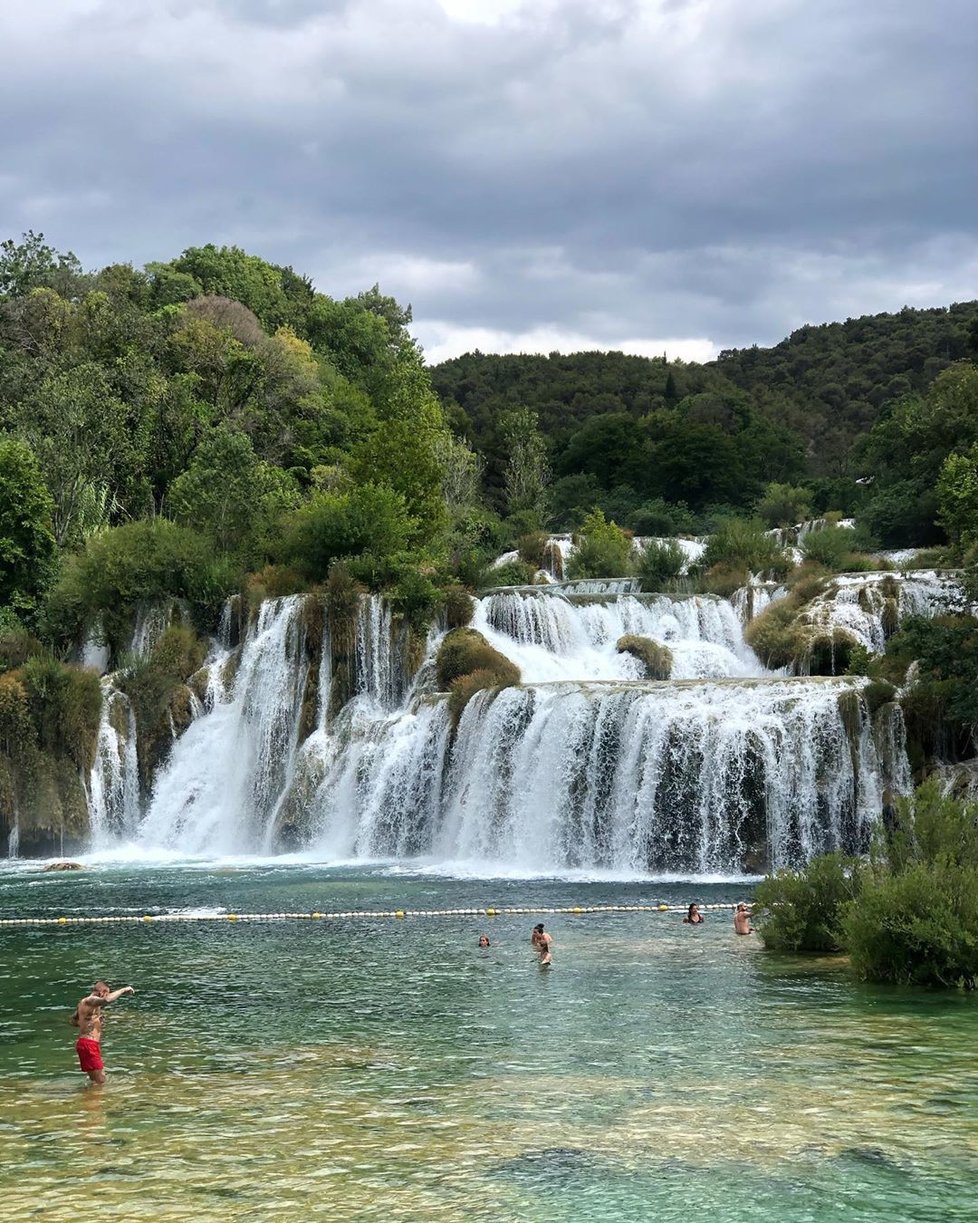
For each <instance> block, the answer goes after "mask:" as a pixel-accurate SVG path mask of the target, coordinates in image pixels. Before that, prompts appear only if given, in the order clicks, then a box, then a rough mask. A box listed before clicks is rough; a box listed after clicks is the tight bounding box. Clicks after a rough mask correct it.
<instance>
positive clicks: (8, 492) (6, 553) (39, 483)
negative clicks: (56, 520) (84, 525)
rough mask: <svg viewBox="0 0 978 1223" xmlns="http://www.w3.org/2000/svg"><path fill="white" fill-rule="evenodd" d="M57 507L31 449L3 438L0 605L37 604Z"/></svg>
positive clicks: (50, 556)
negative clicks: (55, 507)
mask: <svg viewBox="0 0 978 1223" xmlns="http://www.w3.org/2000/svg"><path fill="white" fill-rule="evenodd" d="M53 511H54V502H53V501H52V499H51V494H50V493H49V492H48V489H47V486H46V485H45V483H44V480H43V478H42V476H41V469H40V466H39V464H38V462H37V459H36V458H35V457H34V454H33V452H32V451H31V449H30V447H29V446H26V445H25V444H24V443H23V442H20V441H17V439H16V438H0V606H3V607H9V608H12V609H13V610H14V611H15V612H18V613H21V612H30V611H31V610H32V609H33V608H34V605H35V601H36V599H37V596H38V594H39V593H40V592H41V590H42V589H43V588H44V585H45V584H46V582H47V580H48V578H49V577H50V575H51V567H52V562H53V560H54V551H55V540H54V534H53V532H52V530H51V517H52V514H53Z"/></svg>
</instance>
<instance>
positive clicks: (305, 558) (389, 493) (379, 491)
mask: <svg viewBox="0 0 978 1223" xmlns="http://www.w3.org/2000/svg"><path fill="white" fill-rule="evenodd" d="M416 526H417V524H416V522H415V520H414V519H413V518H412V517H411V516H410V514H409V513H408V511H407V506H406V502H405V499H404V497H403V496H402V495H401V494H400V493H396V492H394V491H393V489H390V488H385V487H380V486H378V485H374V484H363V485H360V486H358V487H356V488H354V489H351V490H350V491H348V492H315V493H313V495H312V496H311V497H310V499H309V500H308V501H307V502H306V503H305V505H303V506H300V508H299V509H297V510H295V511H294V512H293V513H292V514H290V515H288V516H287V517H286V518H285V519H284V522H283V532H282V538H281V540H280V542H279V543H278V544H277V546H276V547H275V549H274V551H275V553H276V557H275V558H276V559H278V560H281V561H282V562H284V563H285V564H286V565H290V566H292V567H293V568H295V569H298V570H299V572H300V573H302V574H304V575H305V576H306V577H308V578H309V579H310V580H312V581H320V580H322V578H323V577H325V575H326V574H327V573H328V571H329V568H330V566H331V565H332V564H333V562H334V561H336V560H342V559H346V560H349V559H350V558H352V557H356V556H363V555H366V556H370V557H371V558H373V566H374V567H375V566H376V565H378V564H383V563H384V562H386V561H387V560H389V559H390V558H392V557H395V556H397V555H398V554H401V553H403V552H404V551H405V550H406V548H407V547H408V544H409V543H410V540H411V537H412V534H413V533H414V531H415V529H416Z"/></svg>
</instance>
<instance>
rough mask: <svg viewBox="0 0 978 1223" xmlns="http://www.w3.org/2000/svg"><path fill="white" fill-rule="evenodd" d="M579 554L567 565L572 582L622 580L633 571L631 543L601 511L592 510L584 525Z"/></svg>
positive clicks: (572, 557)
mask: <svg viewBox="0 0 978 1223" xmlns="http://www.w3.org/2000/svg"><path fill="white" fill-rule="evenodd" d="M576 539H577V551H576V552H574V554H573V555H572V556H571V558H570V560H569V561H568V562H567V576H568V577H569V578H615V577H623V576H624V575H625V574H627V573H628V572H629V571H630V570H631V556H632V541H631V540H630V539H629V537H628V536H627V535H626V534H625V532H624V531H623V530H622V529H621V527H618V526H616V525H615V524H614V523H613V522H608V521H606V519H605V516H604V514H603V513H602V511H601V510H598V509H595V510H592V511H591V513H590V514H588V516H587V517H586V518H585V519H584V522H583V523H582V524H581V529H580V532H579V533H578V535H577V537H576Z"/></svg>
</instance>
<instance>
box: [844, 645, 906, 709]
mask: <svg viewBox="0 0 978 1223" xmlns="http://www.w3.org/2000/svg"><path fill="white" fill-rule="evenodd" d="M853 653H855V651H853ZM852 666H853V659H852V658H851V657H850V660H849V668H850V669H849V674H850V675H852V674H854V672H853V671H852ZM858 674H861V675H865V671H861V672H858ZM896 692H897V690H896V688H894V686H893V685H892V684H889V683H887V681H886V680H885V679H874V680H871V681H870V682H869V683H868V684H867V685H866V687H865V688H864V689H863V700H864V701H865V702H866V708H867V709H868V710H869V712H870V714H874V713H875V712H876V711H877V709H880V708H881V707H882V706H883V705H886V704H888V703H889V702H890V701H892V700H894V699H895V697H896Z"/></svg>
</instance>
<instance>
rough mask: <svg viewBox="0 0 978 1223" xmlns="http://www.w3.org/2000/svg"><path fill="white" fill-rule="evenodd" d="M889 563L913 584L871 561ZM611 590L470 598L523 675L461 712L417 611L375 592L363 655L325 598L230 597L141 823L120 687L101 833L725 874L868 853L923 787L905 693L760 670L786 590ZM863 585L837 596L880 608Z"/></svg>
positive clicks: (909, 588) (321, 851)
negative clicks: (653, 651)
mask: <svg viewBox="0 0 978 1223" xmlns="http://www.w3.org/2000/svg"><path fill="white" fill-rule="evenodd" d="M883 576H886V577H890V578H895V577H896V576H898V575H860V577H861V579H862V578H865V579H867V582H868V579H870V578H872V577H880V578H882V577H883ZM930 582H931V579H930V577H929V576H927V575H925V576H924V577H923V578H922V579H921V581H920V582H918V583H916V584H914V583H913V582H910V581H909V579H908V581H907V583H905V593H904V594H902V595H900V597H899V599H898V602H899V608H898V611H905V610H907V609H909V608H910V607H913V608H914V609H917V608H918V607H924V606H929V604H928V603H927V602H926V600H927V598H929V597H930V596H927V595H926V594H925V593H921V591H923V592H926V590H928V589H930V586H929V585H928V583H930ZM866 584H867V583H865V582H864V585H866ZM868 584H869V585H871V584H872V583H871V582H870V583H868ZM931 584H932V583H931ZM600 585H602V584H601V583H594V584H590V589H588V590H587V592H586V593H575V587H573V586H568V585H567V584H555V585H553V586H550V587H547V588H545V589H541V588H537V587H533V588H511V589H500V590H496V591H493V592H489V593H487V594H486V595H485V596H484V597H482V598H481V599H479V600H477V601H476V605H475V610H474V620H473V627H474V628H476V629H477V630H478V631H479V632H481V633H482V634H483V635H484V636H485V637H486V638H487V640H488V641H489V642H490V644H491V645H493V646H494V647H495V648H496V649H497V650H499V651H500V652H502V653H504V654H505V655H506V656H507V657H508V658H509V659H511V660H512V661H513V662H514V663H515V664H516V665H517V666H518V667H519V668H520V669H521V675H522V683H521V684H520V685H519V686H517V687H513V688H509V689H504V690H502V691H500V692H498V693H494V692H491V691H485V692H481V693H479V694H477V695H476V696H475V697H473V698H472V699H471V700H470V702H469V703H468V705H467V706H466V707H465V709H464V711H463V712H462V713H461V717H460V719H459V720H458V722H457V724H456V723H455V722H454V721H453V714H452V711H451V709H450V707H449V703H448V701H447V700H446V699H445V696H444V694H439V693H437V692H435V691H433V685H434V671H435V668H434V665H433V661H434V658H435V655H436V653H437V649H438V646H439V644H440V640H441V636H442V634H441V633H438V632H433V633H432V634H431V636H430V638H429V641H428V645H427V655H426V659H425V660H424V661H423V663H422V665H421V667H420V669H419V670H417V671H416V672H415V673H414V675H413V677H412V675H411V671H410V667H409V665H408V663H407V656H408V648H407V638H406V631H405V629H404V626H403V624H402V622H401V621H400V620H399V619H398V618H396V617H394V616H392V614H391V610H390V608H389V606H388V605H386V604H385V602H384V601H383V600H382V599H380V598H378V597H371V598H365V599H364V600H363V601H362V602H361V605H360V607H359V609H358V612H357V613H356V615H355V616H354V620H353V622H351V623H352V628H351V629H350V630H349V632H347V630H345V629H344V630H343V633H346V637H344V638H343V640H344V641H346V638H347V637H348V638H349V645H348V646H345V645H343V643H342V642H341V641H339V639H337V640H336V641H333V640H331V630H330V627H329V623H328V619H329V618H328V616H326V617H324V615H323V606H322V604H319V605H318V614H317V615H307V612H308V611H309V609H310V608H311V607H312V606H313V603H314V602H315V598H316V597H315V596H295V597H292V598H285V599H277V600H269V601H266V602H265V603H263V604H262V605H261V607H260V609H259V611H258V613H257V615H256V616H255V617H254V618H253V619H252V621H251V623H249V624H243V625H242V626H241V627H240V629H237V628H235V624H236V620H235V616H236V615H239V614H240V612H237V611H236V612H235V613H233V614H232V612H231V611H228V613H227V614H226V616H225V623H223V626H222V631H221V634H220V636H219V640H218V641H217V642H216V643H215V644H214V647H213V649H212V653H211V655H210V657H209V659H208V662H207V674H208V680H207V684H206V695H205V699H204V702H203V704H204V708H203V711H202V712H201V713H200V714H199V716H197V717H196V718H195V719H194V720H193V721H192V722H191V724H190V726H189V728H188V729H187V730H186V731H185V732H184V733H183V734H182V735H181V736H180V737H179V738H178V739H177V740H176V742H175V744H174V746H173V750H172V752H171V753H170V756H169V759H168V760H167V762H166V764H165V765H164V766H163V767H162V768H161V769H160V771H159V772H158V774H157V776H156V779H155V783H154V786H153V790H152V793H151V795H150V796H149V797H148V799H147V800H145V808H146V809H145V813H144V814H143V815H142V817H141V819H140V818H139V817H138V815H137V814H136V813H137V812H138V809H139V808H138V795H136V796H134V792H133V786H134V784H135V783H134V779H135V778H136V777H137V770H136V767H135V746H134V736H133V734H132V733H131V723H130V715H129V714H128V713H125V714H124V710H126V709H127V708H128V707H127V706H123V705H122V704H121V703H119V698H118V695H116V696H115V697H113V698H112V702H107V704H110V705H111V708H112V709H114V713H111V716H110V713H107V714H106V717H105V719H104V722H105V728H104V729H105V733H104V743H103V736H100V748H99V761H100V763H99V765H98V766H97V768H96V772H95V773H94V774H93V778H92V786H91V794H92V809H93V824H95V825H96V826H97V828H98V830H99V834H100V835H103V834H104V835H111V834H113V833H115V834H116V835H125V834H126V833H127V832H128V833H129V834H130V835H132V834H133V833H134V834H135V836H136V838H137V839H138V841H139V842H140V843H141V844H142V845H143V846H144V847H149V848H165V849H169V850H176V851H178V852H181V853H187V854H194V855H197V854H199V855H214V854H227V853H253V852H269V851H274V850H276V849H278V848H281V847H283V846H287V847H289V848H297V847H305V848H307V849H309V850H310V851H312V852H315V853H317V854H318V855H321V856H324V857H326V858H327V859H329V860H338V859H339V860H347V859H363V858H378V857H380V858H385V859H390V858H395V859H405V858H419V857H420V858H426V859H433V860H436V861H438V862H446V863H451V862H460V861H468V862H476V863H479V864H480V869H483V870H485V871H492V870H494V869H506V870H510V869H517V870H520V871H527V872H553V871H561V870H568V869H581V870H597V869H602V870H609V871H619V872H634V871H641V872H648V871H652V872H673V873H690V872H695V873H704V874H709V873H716V872H723V873H730V872H739V871H743V870H760V869H763V868H765V867H766V866H767V865H769V864H772V863H773V864H774V865H788V864H792V863H797V862H800V861H803V860H804V859H806V858H807V857H809V856H810V855H811V854H813V853H816V852H819V851H820V850H824V849H829V848H843V849H847V850H858V849H860V848H862V847H864V846H865V844H866V842H867V838H868V832H869V828H870V826H871V824H872V822H873V821H874V820H875V819H876V818H878V816H879V812H880V810H881V807H882V805H883V801H884V795H885V794H889V793H893V792H896V793H899V792H901V791H903V790H905V789H907V788H908V786H909V784H910V776H909V768H908V765H907V760H906V753H905V750H904V744H903V725H902V718H901V717H900V711H899V707H898V706H895V705H889V706H884V707H883V708H882V709H880V710H878V711H877V712H876V714H875V715H873V716H872V717H870V715H869V713H868V711H867V708H866V705H865V702H864V701H863V700H862V697H861V696H860V690H861V688H862V687H863V686H864V683H865V681H863V680H861V679H855V678H845V677H843V678H832V679H821V678H814V679H812V678H794V679H787V678H784V677H781V676H776V675H771V674H770V673H766V672H765V671H764V670H763V668H762V667H761V666H760V664H759V663H758V660H757V658H756V657H755V656H754V655H753V654H752V653H751V651H750V650H749V648H748V647H747V646H746V644H745V642H744V638H743V630H742V620H743V619H746V618H749V615H751V614H756V613H757V611H758V610H759V607H760V605H761V604H762V603H763V602H765V601H769V600H770V599H771V598H774V597H777V595H778V593H779V592H778V591H777V590H776V589H775V588H773V587H761V586H757V587H756V588H754V589H752V592H751V594H750V596H749V597H748V596H746V595H745V596H744V599H743V601H742V602H738V600H737V599H736V598H735V600H734V603H731V602H730V601H727V600H724V599H720V598H717V597H715V596H700V595H690V596H678V595H676V596H665V595H649V596H640V595H635V594H633V593H630V592H628V591H625V592H620V593H607V592H601V591H600V590H597V589H595V587H598V586H600ZM855 587H856V584H853V588H854V589H855ZM849 588H850V587H849V584H847V583H845V582H840V589H842V590H848V589H849ZM882 589H883V588H881V590H882ZM886 589H887V590H889V591H890V593H889V594H886V593H884V594H883V595H882V596H881V597H882V598H893V597H895V596H894V595H893V593H892V591H893V587H892V586H891V587H888V588H886ZM918 595H919V597H918ZM935 597H936V596H935ZM867 598H868V596H865V595H864V596H862V598H860V596H859V594H858V593H857V594H856V595H855V596H854V597H853V598H852V600H850V599H849V597H848V595H846V597H845V598H844V599H843V600H842V604H841V605H842V606H843V607H855V608H857V609H858V610H859V611H860V612H861V614H866V607H867ZM915 600H916V601H915ZM310 601H312V602H310ZM748 603H749V606H748ZM826 603H827V604H828V600H826ZM881 607H882V604H881ZM841 614H843V615H847V614H849V613H848V612H843V613H841ZM879 614H880V615H882V614H883V613H882V611H881V612H880V613H879ZM324 620H325V624H324ZM341 635H342V634H341ZM623 636H632V637H640V638H647V639H649V640H650V641H651V642H654V643H657V644H658V645H660V646H665V647H667V648H668V650H669V651H670V654H671V656H672V678H671V679H670V680H668V681H661V682H651V681H649V680H647V679H645V678H643V677H642V676H643V672H644V667H643V665H642V664H640V663H639V662H638V660H637V659H636V658H635V657H633V656H632V655H631V654H629V653H618V651H617V649H616V646H617V643H618V641H619V639H620V638H621V637H623ZM336 683H340V684H341V688H337V687H336ZM198 690H200V689H199V688H198ZM339 691H342V693H343V697H342V698H339V699H340V700H342V701H344V702H345V703H342V704H341V705H340V706H339V707H338V700H337V698H336V693H337V692H339ZM122 699H124V698H122ZM96 774H98V777H96ZM99 787H101V788H100V789H99Z"/></svg>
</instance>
